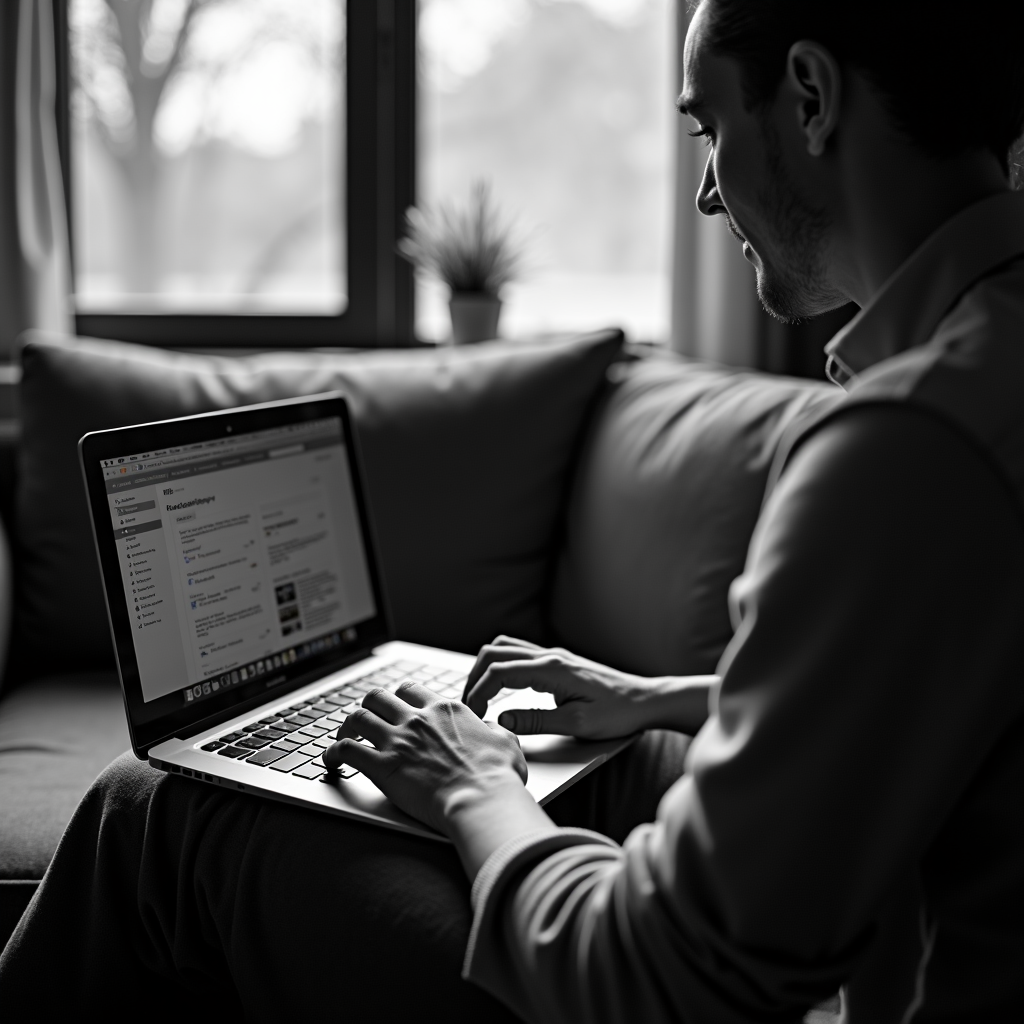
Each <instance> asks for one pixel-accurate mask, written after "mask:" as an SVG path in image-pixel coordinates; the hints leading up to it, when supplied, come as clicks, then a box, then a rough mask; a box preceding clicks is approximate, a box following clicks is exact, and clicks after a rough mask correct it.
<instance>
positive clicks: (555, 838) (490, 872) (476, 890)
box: [462, 828, 618, 978]
mask: <svg viewBox="0 0 1024 1024" xmlns="http://www.w3.org/2000/svg"><path fill="white" fill-rule="evenodd" d="M593 845H600V846H610V847H612V848H613V849H618V843H616V842H614V841H613V840H611V839H609V838H608V837H607V836H603V835H601V834H600V833H599V832H591V831H590V830H589V829H585V828H560V829H558V830H557V831H554V832H552V831H551V830H550V829H545V830H544V831H538V832H526V833H524V834H523V835H521V836H516V837H515V838H514V839H510V840H509V841H508V842H507V843H505V844H504V845H503V846H499V847H498V849H497V850H495V851H494V853H492V854H491V855H490V857H488V858H487V860H486V861H485V862H484V865H483V867H482V868H480V870H479V871H478V872H477V876H476V878H475V879H474V881H473V889H472V892H471V894H470V900H471V902H472V904H473V927H472V929H471V930H470V933H469V943H468V945H467V946H466V958H465V960H464V962H463V967H462V976H463V977H464V978H468V977H469V974H470V965H471V964H472V961H473V959H474V953H475V951H476V948H477V945H478V943H479V939H480V935H481V934H482V933H483V932H485V931H486V930H488V929H489V928H490V925H491V919H492V918H493V917H494V914H495V912H496V905H497V903H498V901H499V900H498V897H500V895H501V890H502V889H504V888H505V886H506V885H507V884H508V882H509V880H510V879H512V878H514V877H515V875H516V874H517V873H519V871H520V870H521V869H522V868H523V867H524V866H526V865H527V864H530V863H532V862H534V861H538V860H542V859H543V858H544V857H547V856H548V855H550V854H552V853H557V851H559V850H564V849H565V848H566V847H569V846H593Z"/></svg>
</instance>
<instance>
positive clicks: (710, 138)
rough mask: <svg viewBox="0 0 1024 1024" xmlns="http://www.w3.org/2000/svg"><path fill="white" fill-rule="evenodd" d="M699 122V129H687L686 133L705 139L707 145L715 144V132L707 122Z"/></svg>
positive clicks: (694, 137) (692, 136) (695, 137)
mask: <svg viewBox="0 0 1024 1024" xmlns="http://www.w3.org/2000/svg"><path fill="white" fill-rule="evenodd" d="M697 123H698V125H699V127H698V129H697V130H696V131H691V130H689V129H687V131H686V134H687V135H689V136H690V137H691V138H693V139H703V140H704V145H705V146H711V145H714V141H715V133H714V132H713V131H712V130H711V129H710V128H709V127H708V126H707V125H706V124H700V122H699V121H698V122H697Z"/></svg>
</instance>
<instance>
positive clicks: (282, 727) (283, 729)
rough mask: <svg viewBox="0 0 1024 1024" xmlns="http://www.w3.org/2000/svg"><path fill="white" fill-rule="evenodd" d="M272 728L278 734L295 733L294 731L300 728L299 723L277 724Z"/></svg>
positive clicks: (300, 724)
mask: <svg viewBox="0 0 1024 1024" xmlns="http://www.w3.org/2000/svg"><path fill="white" fill-rule="evenodd" d="M274 728H275V729H276V730H277V731H278V732H280V733H289V732H295V730H296V729H301V728H302V723H301V722H278V723H277V725H275V726H274Z"/></svg>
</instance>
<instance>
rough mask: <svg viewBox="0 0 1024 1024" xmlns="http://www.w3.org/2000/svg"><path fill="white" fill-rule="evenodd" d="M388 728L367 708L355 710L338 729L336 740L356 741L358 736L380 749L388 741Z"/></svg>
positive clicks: (386, 724)
mask: <svg viewBox="0 0 1024 1024" xmlns="http://www.w3.org/2000/svg"><path fill="white" fill-rule="evenodd" d="M389 729H390V726H389V725H388V723H387V722H385V721H384V719H383V718H378V717H377V715H375V714H374V713H373V712H372V711H370V710H369V709H368V708H365V707H363V708H357V709H356V710H355V711H353V712H352V714H351V715H349V716H348V718H346V719H345V721H344V722H342V724H341V725H340V726H339V728H338V734H337V738H338V740H339V741H340V740H343V739H352V740H357V739H359V737H360V736H362V737H364V738H365V739H368V740H369V741H370V742H371V743H372V744H373V745H374V746H375V747H378V748H380V747H382V746H383V745H384V744H385V743H386V742H387V740H388V730H389Z"/></svg>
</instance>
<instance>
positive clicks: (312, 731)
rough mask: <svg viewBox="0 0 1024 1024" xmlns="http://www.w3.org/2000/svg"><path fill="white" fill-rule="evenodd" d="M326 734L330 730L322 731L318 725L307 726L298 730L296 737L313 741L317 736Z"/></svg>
mask: <svg viewBox="0 0 1024 1024" xmlns="http://www.w3.org/2000/svg"><path fill="white" fill-rule="evenodd" d="M328 732H330V729H324V728H322V727H321V726H319V725H307V726H306V727H305V728H303V729H300V730H299V731H298V734H297V735H298V736H310V737H312V738H313V739H316V737H317V736H324V735H326V734H327V733H328Z"/></svg>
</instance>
